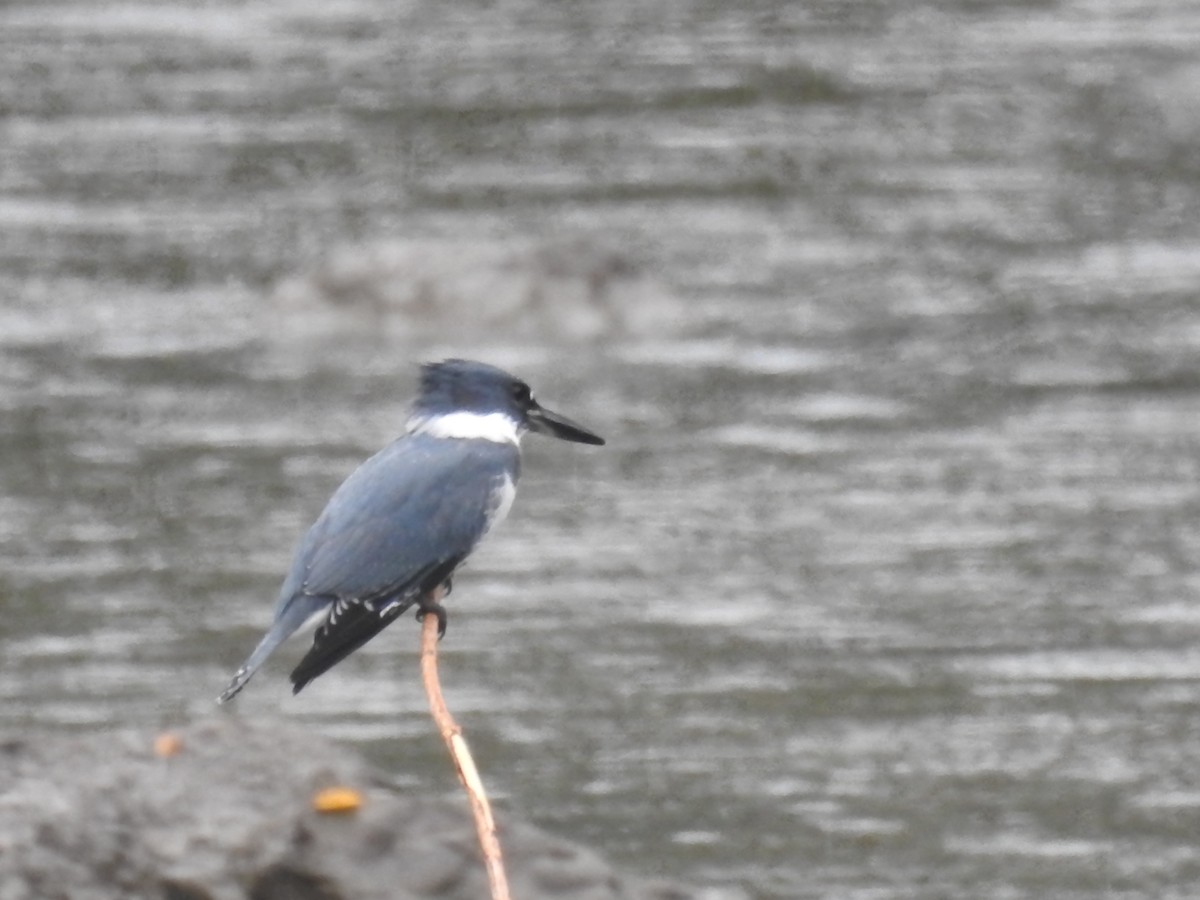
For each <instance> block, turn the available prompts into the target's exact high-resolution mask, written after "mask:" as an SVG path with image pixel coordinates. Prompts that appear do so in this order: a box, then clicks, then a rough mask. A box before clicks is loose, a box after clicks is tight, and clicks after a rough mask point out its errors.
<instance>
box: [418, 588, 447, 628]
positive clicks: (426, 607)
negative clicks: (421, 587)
mask: <svg viewBox="0 0 1200 900" xmlns="http://www.w3.org/2000/svg"><path fill="white" fill-rule="evenodd" d="M449 593H450V579H449V578H447V579H446V580H445V581H443V582H442V583H441V584H439V585H438V586H437V587H435V588H434V589H433V590H432V591H430V592H429V593H428V594H426V595H424V596H423V597H421V598H420V599H419V600H417V612H416V617H417V621H418V622H423V621H425V617H426V616H427V615H430V614H431V613H432V614H433V615H435V616H437V623H438V640H439V641H440V640H441V639H442V638H444V637H445V636H446V607H444V606H442V604H441V602H440V601H441V599H442V598H443V597H446V596H447V595H449Z"/></svg>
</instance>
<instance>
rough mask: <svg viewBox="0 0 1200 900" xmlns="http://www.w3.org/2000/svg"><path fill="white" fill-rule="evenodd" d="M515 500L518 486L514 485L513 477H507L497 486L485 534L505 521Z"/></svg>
mask: <svg viewBox="0 0 1200 900" xmlns="http://www.w3.org/2000/svg"><path fill="white" fill-rule="evenodd" d="M515 499H517V486H516V485H515V484H514V483H513V480H512V477H511V476H509V475H505V476H504V479H503V480H502V481H501V482H500V484H499V485H497V487H496V491H495V493H494V494H492V508H491V510H490V511H489V512H488V520H487V528H486V529H484V533H485V534H486V533H487V532H489V531H491V530H492V529H493V528H495V527H496V526H497V525H499V524H500V523H501V522H503V521H504V519H505V517H506V516H507V515H508V511H509V510H510V509H512V505H513V501H514V500H515Z"/></svg>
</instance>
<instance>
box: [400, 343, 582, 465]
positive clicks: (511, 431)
mask: <svg viewBox="0 0 1200 900" xmlns="http://www.w3.org/2000/svg"><path fill="white" fill-rule="evenodd" d="M408 429H409V431H410V432H412V433H421V434H429V435H432V436H434V437H443V438H465V439H483V440H490V441H502V442H512V443H514V444H515V443H517V442H519V440H520V438H521V435H522V434H524V433H525V432H526V431H533V432H537V433H538V434H548V435H551V436H552V437H556V438H559V439H560V440H564V441H574V442H576V443H580V444H603V443H604V438H602V437H600V436H599V435H598V434H595V433H594V432H592V431H589V430H588V429H586V428H584V427H583V426H582V425H579V424H577V423H575V422H572V421H571V420H570V419H568V418H566V417H565V416H560V415H559V414H558V413H555V412H551V411H550V410H548V409H546V408H545V407H544V406H542V405H541V404H540V403H538V402H537V401H536V400H535V399H534V398H533V392H532V391H531V390H530V388H529V385H528V384H526V383H525V382H524V381H522V380H521V379H519V378H517V377H516V376H514V375H510V374H509V373H508V372H505V371H504V370H503V369H498V368H496V367H495V366H489V365H488V364H487V363H481V362H474V361H472V360H467V359H447V360H444V361H442V362H436V363H428V364H426V365H425V366H422V368H421V386H420V391H419V392H418V394H417V399H416V401H414V403H413V410H412V416H411V418H410V419H409V423H408Z"/></svg>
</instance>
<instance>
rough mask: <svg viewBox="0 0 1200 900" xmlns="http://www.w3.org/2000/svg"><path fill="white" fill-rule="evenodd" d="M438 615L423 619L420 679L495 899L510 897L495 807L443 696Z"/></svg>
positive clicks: (502, 899)
mask: <svg viewBox="0 0 1200 900" xmlns="http://www.w3.org/2000/svg"><path fill="white" fill-rule="evenodd" d="M437 648H438V617H437V616H435V615H427V616H426V617H425V621H424V622H422V623H421V680H422V681H424V682H425V693H426V695H428V697H429V710H430V712H432V713H433V720H434V722H436V723H437V727H438V731H439V732H441V735H442V740H443V741H445V742H446V747H447V748H448V749H449V750H450V756H451V758H452V759H453V760H454V767H455V768H456V769H457V770H458V780H459V781H461V782H462V783H463V787H464V788H466V790H467V797H468V799H469V800H470V801H471V813H472V815H474V817H475V832H476V834H478V835H479V847H480V849H481V850H482V851H483V862H484V865H485V866H486V867H487V875H488V885H489V886H490V887H491V889H492V900H510V898H509V894H508V879H507V878H506V877H505V874H504V858H503V856H502V855H501V853H500V841H499V839H498V838H497V837H496V822H495V820H494V819H492V807H491V805H490V804H489V803H488V798H487V793H486V792H485V791H484V789H483V782H482V781H480V779H479V770H478V769H476V768H475V760H474V759H472V758H471V751H470V750H469V749H468V748H467V741H466V739H465V738H464V737H463V734H462V729H461V728H460V727H459V726H458V723H457V722H455V721H454V718H453V717H452V716H451V715H450V710H449V709H447V708H446V701H445V699H444V698H443V697H442V685H441V683H440V682H439V681H438V671H437Z"/></svg>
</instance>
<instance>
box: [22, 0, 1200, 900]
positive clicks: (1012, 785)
mask: <svg viewBox="0 0 1200 900" xmlns="http://www.w3.org/2000/svg"><path fill="white" fill-rule="evenodd" d="M901 6H903V7H904V8H903V9H893V7H892V5H889V4H878V3H873V2H865V0H864V2H860V0H850V2H837V3H821V2H818V3H805V4H786V3H774V4H772V3H764V4H758V5H755V6H753V7H752V8H749V9H747V8H744V7H742V6H739V5H737V4H724V3H703V2H691V3H689V2H683V0H675V2H664V3H655V4H635V3H625V2H612V3H586V4H585V3H546V2H535V0H530V2H520V0H501V2H497V3H492V4H484V5H480V4H469V5H464V4H420V3H395V2H391V0H387V2H385V0H347V2H338V3H319V4H318V3H304V2H300V3H297V2H270V0H252V2H233V0H224V2H221V0H213V2H208V3H202V4H179V5H172V4H170V3H135V2H131V3H123V4H109V3H105V4H99V3H88V2H82V0H80V2H69V0H38V2H19V0H18V2H9V3H5V4H3V5H2V6H0V85H2V90H0V116H2V118H0V598H2V601H3V604H4V611H5V616H4V620H3V622H4V624H3V626H2V630H0V654H2V658H3V660H4V662H3V665H4V670H5V677H4V678H3V679H2V680H0V695H2V696H3V701H4V702H3V704H2V708H0V727H2V728H3V729H4V730H6V731H10V732H11V731H16V730H35V731H36V730H61V729H79V730H93V729H103V728H109V727H115V726H123V725H127V724H130V723H138V724H150V725H158V724H170V723H172V722H178V721H180V720H182V719H184V718H188V717H197V716H209V715H225V714H229V715H236V716H255V717H266V716H278V717H286V718H291V719H298V720H301V721H304V722H306V723H308V724H310V725H311V727H312V728H313V729H314V730H316V731H319V732H321V733H324V734H329V735H333V736H336V737H340V738H343V739H345V740H348V741H350V742H352V743H354V744H356V745H358V746H360V747H362V748H363V749H364V750H365V751H367V752H368V753H369V754H370V755H371V756H372V757H373V758H375V759H376V760H378V761H379V762H380V763H382V764H383V765H385V766H387V767H388V768H389V769H390V770H391V771H393V772H395V773H396V774H397V777H399V778H400V779H401V780H406V781H409V782H410V783H411V784H413V785H414V786H416V787H418V788H419V789H422V790H432V791H446V792H450V791H453V790H455V789H456V788H455V785H454V784H453V778H452V775H451V772H450V768H449V765H448V763H447V761H446V760H445V759H444V757H443V751H442V748H441V746H440V743H439V742H438V741H437V739H436V736H435V735H434V732H433V729H432V727H431V725H430V723H429V721H428V717H427V713H426V711H425V705H424V703H425V701H424V697H423V694H422V692H421V690H420V687H419V685H418V683H417V678H416V674H417V664H416V643H417V632H416V629H415V628H414V627H413V625H412V622H411V620H408V619H406V620H402V621H401V622H399V623H398V624H397V625H395V626H393V627H392V628H391V629H389V630H388V632H386V633H385V634H384V635H383V636H381V637H380V638H378V639H377V640H376V641H374V642H373V643H371V644H370V645H368V646H367V647H366V648H364V649H363V650H362V651H361V652H359V653H358V654H356V655H355V656H354V657H352V658H351V659H349V660H348V661H347V662H345V663H343V664H342V665H340V666H339V667H337V669H335V670H334V671H333V672H332V673H331V674H329V675H327V676H325V677H323V678H322V679H320V680H319V681H317V682H316V683H315V684H313V685H312V686H311V687H310V688H309V689H307V690H306V691H305V692H304V693H302V694H301V695H300V696H299V697H296V698H292V697H291V696H290V695H289V694H288V690H287V682H286V672H287V670H288V663H289V662H291V661H292V660H293V659H295V658H296V656H298V654H299V652H300V651H301V649H302V648H301V646H299V645H296V646H294V647H289V648H288V649H287V650H285V651H284V652H283V653H282V654H281V656H283V657H284V658H281V659H278V660H272V661H271V663H270V664H269V665H268V667H267V669H266V670H265V671H264V672H263V673H262V674H261V675H260V676H259V677H258V678H256V680H255V681H254V682H253V683H252V685H251V687H250V689H249V690H247V692H246V693H245V694H243V695H242V697H240V698H239V699H238V701H237V703H236V705H235V707H234V708H233V709H232V710H230V711H225V710H220V711H218V710H216V709H215V708H214V707H213V705H212V702H213V697H214V696H215V695H216V693H217V692H218V691H219V690H220V689H221V688H222V687H223V685H224V683H225V681H226V680H227V678H228V676H229V675H230V673H231V672H232V671H233V669H234V668H236V666H237V664H238V663H239V662H240V661H241V659H242V658H243V657H244V656H245V654H246V652H247V651H248V650H249V648H250V647H251V646H253V644H254V643H255V641H256V640H257V639H258V636H259V635H260V633H261V632H262V630H263V629H264V628H265V626H266V623H267V620H268V617H269V615H270V610H271V606H272V603H273V600H274V594H275V591H276V590H277V587H278V583H279V581H280V579H281V576H282V573H283V572H284V570H285V568H286V566H287V563H288V559H289V556H290V553H291V549H292V546H293V544H294V542H295V541H296V540H297V538H298V537H299V535H300V534H301V532H302V531H303V529H304V528H305V526H306V525H307V523H308V522H309V521H311V519H312V517H313V516H315V515H316V513H317V512H318V511H319V510H320V508H321V506H322V504H323V503H324V500H325V499H326V497H327V496H328V494H329V493H330V492H331V491H332V489H333V488H334V487H335V486H336V485H337V484H338V482H339V481H340V480H341V479H342V478H343V477H345V475H346V474H347V473H348V472H349V471H350V470H351V469H352V468H353V466H354V465H355V464H356V463H357V462H358V461H359V460H361V459H362V458H363V457H365V456H366V455H368V454H369V453H371V452H372V451H373V450H374V449H376V448H378V447H379V446H381V445H382V444H383V443H385V442H387V441H388V440H390V439H391V438H392V437H394V436H395V435H396V433H397V432H398V430H399V428H400V426H401V423H402V421H403V418H404V411H405V405H406V402H407V398H408V396H409V394H410V391H411V388H412V385H413V376H414V371H415V369H414V367H415V364H416V363H417V362H419V361H421V360H425V359H430V358H438V357H441V356H445V355H452V354H453V355H470V356H478V357H482V358H486V359H489V360H491V361H493V362H496V363H498V364H501V365H504V366H507V367H511V368H513V369H515V370H517V371H519V372H521V373H522V374H523V375H525V376H526V377H527V378H528V379H529V380H530V381H531V382H532V383H533V384H534V386H535V387H536V388H537V389H538V391H539V396H540V397H541V398H542V399H543V400H544V401H545V402H546V403H547V404H548V405H550V406H551V407H553V408H555V409H561V410H562V411H564V412H566V413H567V414H569V415H571V416H573V417H575V418H578V419H579V420H580V421H582V422H585V423H587V424H588V425H590V426H592V427H594V428H595V429H596V430H598V431H600V432H601V433H603V434H604V435H605V436H607V437H608V438H609V441H610V443H609V446H607V447H605V448H602V449H591V448H583V447H579V446H573V445H566V444H554V445H550V444H549V442H546V441H540V440H539V439H538V438H536V437H532V438H530V439H529V440H527V441H526V467H525V476H524V480H523V483H522V493H521V497H520V499H519V500H518V502H517V505H516V508H515V510H514V512H513V515H512V516H511V517H510V519H509V520H508V522H506V523H505V526H504V528H503V529H501V530H500V531H499V532H498V533H497V534H496V535H495V536H494V537H493V538H492V539H491V540H490V542H489V543H488V544H487V545H485V547H483V548H482V549H481V550H480V552H479V553H478V554H477V555H476V557H474V558H473V559H472V562H471V565H470V566H469V568H468V569H466V570H465V571H464V572H463V573H462V574H461V575H460V576H459V577H458V579H457V580H456V583H455V594H454V596H453V598H452V602H451V621H450V631H449V634H448V637H447V639H446V641H445V642H444V644H443V657H442V660H443V662H442V668H443V677H444V679H445V682H446V688H447V691H448V693H449V699H450V703H451V705H452V707H453V708H454V709H455V711H456V713H457V714H458V715H459V718H460V720H461V722H462V724H463V725H464V726H465V728H466V729H467V733H468V735H469V736H470V738H471V741H472V746H473V747H474V749H475V751H476V755H477V756H478V757H479V760H480V763H481V766H482V768H483V770H484V773H485V778H486V780H487V782H488V784H489V786H490V787H491V788H492V790H493V791H494V792H495V793H496V794H497V795H498V797H499V798H500V802H501V803H502V804H503V805H504V806H506V807H509V808H511V809H513V810H515V811H519V812H520V813H521V814H523V815H525V816H528V817H530V818H532V819H534V820H535V821H537V822H539V823H541V824H542V825H544V826H547V827H549V828H551V829H554V830H555V831H558V832H561V833H562V834H564V835H567V836H570V837H573V838H576V839H581V840H586V841H589V842H591V843H593V844H595V845H596V846H598V847H599V848H600V849H601V850H603V851H604V852H605V853H606V854H608V855H610V856H612V857H613V858H615V859H616V860H618V861H619V862H620V863H621V864H623V865H624V866H626V867H628V868H630V869H633V870H638V871H641V872H644V873H647V874H663V875H670V876H675V877H682V878H686V879H690V880H693V881H696V882H700V883H705V884H712V885H715V886H720V887H725V888H730V889H734V890H738V889H740V890H743V891H745V892H746V894H748V895H749V896H751V897H755V898H808V897H811V898H832V897H837V898H871V900H881V898H955V900H958V898H966V897H970V898H981V900H982V898H1006V900H1008V898H1046V897H1054V898H1075V897H1079V898H1083V897H1106V898H1108V897H1112V898H1118V897H1119V898H1155V900H1162V898H1190V897H1194V896H1195V885H1196V884H1197V883H1198V882H1200V849H1198V847H1197V842H1196V836H1197V834H1200V774H1198V773H1200V724H1198V723H1200V646H1198V644H1197V636H1198V635H1200V605H1197V602H1196V599H1195V594H1196V589H1197V587H1200V579H1198V577H1197V575H1196V573H1197V572H1200V528H1198V525H1197V521H1198V519H1200V490H1198V487H1197V485H1198V478H1197V476H1198V474H1200V472H1198V470H1200V454H1198V453H1197V450H1198V443H1200V377H1198V376H1197V362H1196V361H1197V355H1198V351H1200V305H1198V303H1197V300H1198V294H1200V252H1198V251H1197V237H1198V234H1200V226H1198V225H1197V222H1200V154H1198V153H1197V150H1196V147H1197V146H1198V145H1200V143H1198V138H1200V66H1198V65H1197V63H1196V62H1195V59H1196V52H1197V50H1198V49H1200V8H1197V7H1196V6H1195V4H1193V3H1188V2H1183V0H1176V2H1167V3H1155V4H1150V3H1142V4H1139V3H1104V2H1090V3H1089V2H1077V3H1070V2H1062V3H1054V2H1024V3H991V4H984V3H973V2H966V0H960V2H933V3H927V4H923V5H916V4H910V5H901Z"/></svg>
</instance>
